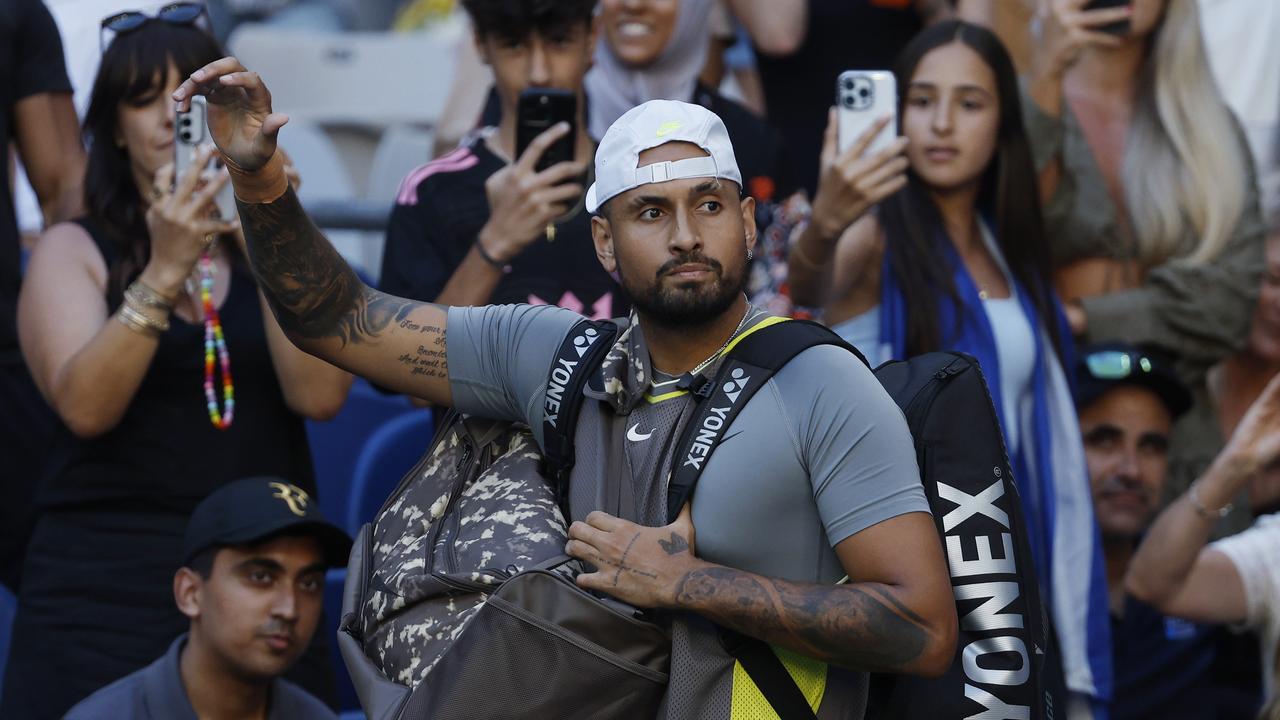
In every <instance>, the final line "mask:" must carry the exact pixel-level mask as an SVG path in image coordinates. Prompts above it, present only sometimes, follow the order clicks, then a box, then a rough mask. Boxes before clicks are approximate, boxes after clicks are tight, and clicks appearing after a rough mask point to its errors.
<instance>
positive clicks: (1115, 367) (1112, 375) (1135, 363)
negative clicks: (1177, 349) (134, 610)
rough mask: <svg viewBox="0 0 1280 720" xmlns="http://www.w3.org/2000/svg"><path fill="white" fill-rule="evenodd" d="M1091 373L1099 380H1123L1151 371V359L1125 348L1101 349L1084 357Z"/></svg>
mask: <svg viewBox="0 0 1280 720" xmlns="http://www.w3.org/2000/svg"><path fill="white" fill-rule="evenodd" d="M1084 366H1085V367H1086V368H1087V369H1088V370H1089V374H1090V375H1092V376H1094V377H1095V378H1097V379H1099V380H1122V379H1124V378H1127V377H1129V376H1131V375H1136V374H1138V373H1149V372H1151V371H1152V369H1153V366H1152V364H1151V359H1150V358H1148V357H1147V356H1145V355H1140V354H1138V353H1131V352H1125V351H1123V350H1099V351H1098V352H1093V353H1089V354H1088V355H1086V356H1085V358H1084Z"/></svg>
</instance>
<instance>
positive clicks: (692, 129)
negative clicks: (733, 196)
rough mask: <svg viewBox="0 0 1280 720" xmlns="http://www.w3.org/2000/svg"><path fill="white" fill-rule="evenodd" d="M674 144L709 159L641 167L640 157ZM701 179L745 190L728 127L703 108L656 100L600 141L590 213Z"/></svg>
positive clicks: (625, 118) (631, 112) (627, 116)
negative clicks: (653, 189) (655, 187)
mask: <svg viewBox="0 0 1280 720" xmlns="http://www.w3.org/2000/svg"><path fill="white" fill-rule="evenodd" d="M670 142H687V143H692V144H694V145H697V146H698V147H700V148H702V149H703V150H705V151H707V153H708V155H709V157H695V158H686V159H684V160H675V161H670V160H668V161H664V162H659V163H654V164H652V165H645V166H644V167H638V166H639V164H640V153H642V152H644V151H645V150H649V149H652V148H656V147H658V146H659V145H666V144H667V143H670ZM697 177H713V178H721V179H723V180H732V181H734V182H735V183H737V184H738V187H742V173H741V172H739V171H738V160H737V158H735V157H734V155H733V144H732V143H730V142H729V131H728V130H726V129H725V127H724V121H723V120H721V119H720V117H719V116H718V115H716V114H715V113H713V112H711V111H710V110H708V109H706V108H704V107H702V106H701V105H692V104H690V103H684V102H677V101H675V100H650V101H649V102H647V103H644V104H643V105H637V106H636V107H633V108H631V109H630V110H628V111H627V112H626V113H625V114H623V116H622V117H620V118H618V119H617V120H616V121H614V123H613V125H610V126H609V130H608V132H606V133H605V134H604V138H603V139H602V140H600V147H598V148H596V181H595V182H594V183H592V184H591V187H590V188H589V189H588V190H587V212H590V213H594V212H596V211H597V210H599V209H600V206H601V205H603V204H605V203H606V202H608V201H609V200H611V199H612V198H614V197H615V196H617V195H621V194H622V193H624V192H627V191H628V190H633V189H635V188H638V187H640V186H641V185H648V184H650V183H660V182H667V181H668V180H681V179H684V178H697Z"/></svg>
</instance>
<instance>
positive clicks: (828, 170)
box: [787, 108, 908, 307]
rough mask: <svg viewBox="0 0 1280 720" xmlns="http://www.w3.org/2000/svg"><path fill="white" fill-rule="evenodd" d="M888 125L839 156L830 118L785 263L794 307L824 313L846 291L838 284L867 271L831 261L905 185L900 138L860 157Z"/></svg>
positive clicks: (883, 121) (883, 122) (874, 128)
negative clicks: (809, 198) (808, 210)
mask: <svg viewBox="0 0 1280 720" xmlns="http://www.w3.org/2000/svg"><path fill="white" fill-rule="evenodd" d="M888 122H889V118H887V117H886V118H882V119H881V120H880V121H879V122H876V123H875V124H873V125H872V126H871V127H870V128H868V129H867V131H866V132H864V133H863V134H862V135H861V136H860V137H859V138H858V139H857V141H855V142H854V144H853V145H852V146H851V147H850V148H849V149H848V150H846V151H845V152H843V153H840V152H839V151H838V147H839V142H838V137H837V131H836V126H837V124H836V111H835V109H834V108H832V109H831V111H830V112H829V114H828V118H827V130H826V134H825V135H824V137H823V142H822V156H821V159H820V161H819V165H820V167H821V168H822V174H821V177H820V178H819V180H818V192H817V194H816V195H815V196H814V199H813V210H812V214H811V216H810V219H809V223H808V225H807V226H806V227H805V228H804V229H803V230H801V232H800V236H799V237H798V238H797V239H796V241H795V243H794V244H793V245H792V246H791V253H790V255H789V256H788V261H787V270H788V273H789V282H790V284H791V298H792V299H793V300H794V301H795V302H796V303H797V304H798V305H804V306H806V307H825V306H827V305H829V304H831V303H832V302H836V301H838V300H839V299H840V298H837V297H833V292H842V291H844V290H847V287H844V286H846V285H847V283H844V282H840V280H841V279H843V278H857V277H861V276H862V275H863V271H864V270H865V268H836V267H835V263H833V262H832V257H833V255H837V253H836V248H837V245H839V244H841V243H844V242H846V241H845V240H844V239H842V238H844V237H845V236H846V235H847V233H846V232H845V231H846V230H848V229H849V227H850V226H851V225H853V224H854V223H855V222H856V221H857V220H858V219H859V218H861V217H862V216H863V215H864V214H865V213H866V212H867V211H868V210H870V209H871V208H872V207H873V206H875V204H876V203H878V202H880V201H881V200H883V199H885V198H887V197H889V196H890V195H892V194H893V193H895V192H897V191H898V190H900V189H902V187H903V186H904V185H906V184H907V177H906V170H907V165H908V161H907V158H906V157H905V155H904V154H903V153H904V152H905V151H906V148H907V140H906V138H898V139H897V140H895V141H894V142H893V144H892V145H890V146H889V147H887V148H885V149H883V150H881V151H880V152H878V153H875V154H874V155H870V156H864V154H865V153H866V151H867V148H868V147H869V146H870V145H871V141H872V140H873V139H874V138H875V137H876V136H877V135H878V134H879V133H880V131H881V129H883V128H884V126H885V125H886V124H887V123H888ZM865 235H866V234H865V233H863V234H862V235H857V236H855V237H851V238H849V239H848V242H851V243H859V242H862V241H861V238H863V237H864V236H865ZM873 235H875V234H873ZM863 244H865V243H863ZM839 255H840V256H842V257H850V258H852V257H865V256H867V255H868V254H867V253H861V254H859V253H856V252H852V250H851V251H849V252H845V253H841V254H839Z"/></svg>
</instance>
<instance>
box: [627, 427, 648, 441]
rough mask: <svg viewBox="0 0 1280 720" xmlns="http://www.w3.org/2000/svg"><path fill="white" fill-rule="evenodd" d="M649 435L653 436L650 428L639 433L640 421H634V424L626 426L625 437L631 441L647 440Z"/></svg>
mask: <svg viewBox="0 0 1280 720" xmlns="http://www.w3.org/2000/svg"><path fill="white" fill-rule="evenodd" d="M651 437H653V431H652V430H650V431H649V432H647V433H645V434H643V435H641V434H640V423H636V424H635V425H632V426H631V427H629V428H627V439H628V440H630V441H631V442H641V441H643V440H648V439H649V438H651Z"/></svg>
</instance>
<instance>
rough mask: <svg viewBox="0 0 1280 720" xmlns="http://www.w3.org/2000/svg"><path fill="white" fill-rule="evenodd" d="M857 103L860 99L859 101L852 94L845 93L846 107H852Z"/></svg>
mask: <svg viewBox="0 0 1280 720" xmlns="http://www.w3.org/2000/svg"><path fill="white" fill-rule="evenodd" d="M857 104H858V101H857V100H855V99H854V97H853V96H852V95H845V96H844V106H845V107H847V108H851V107H854V106H856V105H857Z"/></svg>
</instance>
